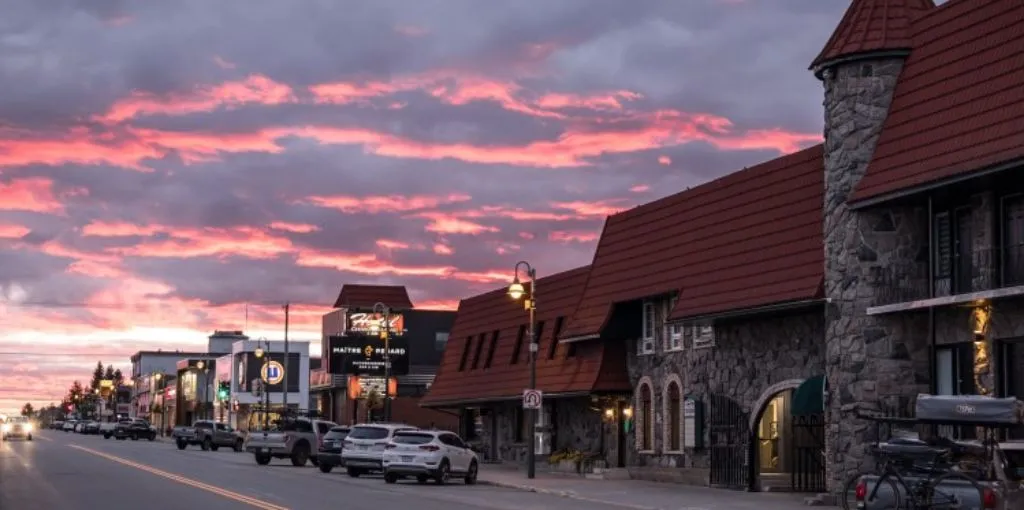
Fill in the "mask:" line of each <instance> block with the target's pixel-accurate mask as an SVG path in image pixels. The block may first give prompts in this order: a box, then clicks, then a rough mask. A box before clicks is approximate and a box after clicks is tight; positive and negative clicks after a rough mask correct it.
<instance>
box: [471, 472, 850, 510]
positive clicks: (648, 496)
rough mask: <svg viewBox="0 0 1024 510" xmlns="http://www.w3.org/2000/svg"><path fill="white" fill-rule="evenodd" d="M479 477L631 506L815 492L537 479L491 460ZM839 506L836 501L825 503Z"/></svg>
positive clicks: (772, 509) (771, 509)
mask: <svg viewBox="0 0 1024 510" xmlns="http://www.w3.org/2000/svg"><path fill="white" fill-rule="evenodd" d="M479 482H480V483H482V484H487V485H494V486H498V487H507V488H512V489H518V490H523V491H529V492H539V493H544V494H552V495H556V496H561V497H565V498H572V499H576V500H580V501H587V502H590V503H600V504H604V505H611V506H617V507H620V508H626V509H630V510H797V509H800V508H806V504H805V503H804V499H805V498H807V497H808V496H810V495H809V494H794V493H767V492H741V491H730V490H724V489H712V488H709V487H695V486H690V485H676V484H669V483H657V482H646V481H641V480H590V479H586V478H579V477H576V476H566V475H560V474H554V473H537V477H536V478H534V479H533V480H530V479H528V478H526V473H525V472H523V471H519V470H512V469H508V468H499V467H493V466H485V467H483V468H482V469H481V470H480V477H479ZM819 508H834V507H819Z"/></svg>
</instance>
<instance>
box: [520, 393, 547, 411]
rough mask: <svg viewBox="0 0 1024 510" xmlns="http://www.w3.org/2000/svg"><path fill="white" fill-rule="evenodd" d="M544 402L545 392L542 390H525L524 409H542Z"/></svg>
mask: <svg viewBox="0 0 1024 510" xmlns="http://www.w3.org/2000/svg"><path fill="white" fill-rule="evenodd" d="M543 404H544V394H543V393H541V391H540V390H523V409H540V408H541V407H542V406H543Z"/></svg>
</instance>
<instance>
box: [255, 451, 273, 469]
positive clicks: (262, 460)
mask: <svg viewBox="0 0 1024 510" xmlns="http://www.w3.org/2000/svg"><path fill="white" fill-rule="evenodd" d="M256 463H257V464H259V465H261V466H266V465H267V464H270V455H266V454H263V455H261V454H258V453H257V454H256Z"/></svg>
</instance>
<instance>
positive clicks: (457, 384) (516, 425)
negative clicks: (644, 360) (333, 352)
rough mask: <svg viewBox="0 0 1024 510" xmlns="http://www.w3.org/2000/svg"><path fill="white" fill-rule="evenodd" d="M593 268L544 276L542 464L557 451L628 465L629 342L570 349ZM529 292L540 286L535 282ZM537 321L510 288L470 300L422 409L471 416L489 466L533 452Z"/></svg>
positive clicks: (469, 423)
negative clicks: (526, 394)
mask: <svg viewBox="0 0 1024 510" xmlns="http://www.w3.org/2000/svg"><path fill="white" fill-rule="evenodd" d="M588 274H589V267H582V268H578V269H574V270H571V271H566V272H563V273H558V274H554V275H551V276H547V277H544V278H540V279H539V280H538V282H537V301H536V302H537V303H538V304H537V309H536V316H537V317H536V321H537V322H536V330H535V332H534V334H535V337H536V338H537V339H538V340H537V343H538V344H539V345H538V351H537V353H536V356H537V358H536V360H537V368H536V370H537V385H536V388H537V389H539V390H541V391H542V392H543V395H544V397H543V401H544V403H543V409H542V410H541V411H540V412H539V413H538V418H537V421H536V425H537V427H536V434H537V438H538V441H537V443H538V446H537V450H535V451H536V452H537V453H538V454H539V455H538V459H539V460H538V464H539V465H541V469H543V464H546V463H545V462H544V460H545V459H546V458H548V455H549V454H553V453H566V452H570V451H573V452H579V453H580V454H584V455H587V456H589V457H590V458H591V459H592V460H596V461H605V462H607V463H608V464H609V465H612V466H621V467H625V465H626V452H627V450H628V445H626V443H625V435H624V434H621V433H619V431H621V430H623V428H622V427H621V423H618V422H614V421H612V420H611V419H610V416H611V415H614V414H617V411H616V410H618V409H625V408H626V407H628V405H629V404H628V402H629V395H630V393H631V384H630V382H629V380H628V378H627V375H626V364H625V360H624V353H623V352H622V344H621V343H612V344H609V345H605V344H601V343H599V342H593V343H591V344H588V345H574V344H569V345H565V344H560V343H559V342H558V340H557V339H558V336H559V334H560V333H561V330H562V328H563V326H564V324H565V323H566V321H567V320H568V316H569V314H571V313H572V311H573V310H574V309H575V306H576V303H577V302H578V300H579V296H580V291H581V290H582V288H583V285H584V283H585V282H586V279H587V275H588ZM527 290H528V294H529V291H530V285H529V284H528V285H527ZM528 323H529V315H528V313H527V311H526V310H524V307H523V303H521V302H517V301H515V300H513V299H512V298H511V297H510V296H509V295H508V293H507V292H506V289H505V288H501V289H496V290H494V291H491V292H488V293H485V294H481V295H478V296H474V297H470V298H466V299H463V300H462V301H461V302H460V303H459V310H458V314H457V316H456V319H455V325H454V327H453V329H452V333H451V337H450V341H449V344H448V348H447V349H446V350H445V356H444V361H443V362H442V364H441V366H440V368H439V370H438V374H437V378H436V379H435V381H434V384H433V385H432V386H431V387H430V391H429V392H428V393H427V395H426V396H425V397H424V398H423V401H422V402H421V403H420V405H422V406H425V407H431V408H436V409H445V410H448V411H449V412H456V413H459V415H460V416H461V423H462V426H461V430H460V433H461V434H462V436H463V437H465V438H467V440H468V441H470V442H471V443H473V444H475V445H476V446H477V448H478V450H479V451H480V452H481V453H482V456H483V458H484V459H485V460H486V461H488V462H523V461H524V460H525V457H526V454H527V448H528V445H529V437H528V436H527V434H528V425H529V424H528V421H527V416H526V415H525V413H524V411H523V404H522V396H523V390H524V389H526V388H528V387H529V375H530V372H529V344H530V339H529V333H528Z"/></svg>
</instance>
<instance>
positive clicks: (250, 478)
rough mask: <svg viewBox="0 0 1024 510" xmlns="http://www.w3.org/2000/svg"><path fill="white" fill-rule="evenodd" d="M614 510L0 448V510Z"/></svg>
mask: <svg viewBox="0 0 1024 510" xmlns="http://www.w3.org/2000/svg"><path fill="white" fill-rule="evenodd" d="M96 508H103V509H104V510H140V509H142V510H165V509H166V510H181V509H188V508H202V509H204V510H222V509H223V510H240V509H253V508H260V509H264V510H281V509H295V510H319V509H325V510H327V509H331V510H336V509H338V508H344V509H345V510H407V509H409V508H415V509H416V510H455V509H458V510H556V509H557V510H612V508H614V507H603V505H600V504H595V503H592V502H586V501H576V500H572V499H569V498H561V497H558V496H553V495H546V494H536V493H529V492H523V491H518V490H514V489H504V488H499V487H493V486H486V485H473V486H467V485H464V484H462V483H461V482H455V483H452V484H450V485H447V486H443V487H440V486H435V485H418V484H416V483H415V482H412V483H402V482H399V484H397V485H386V484H385V483H384V481H383V480H382V479H381V477H379V476H368V477H360V478H349V477H348V476H346V475H345V474H344V472H340V471H338V470H335V471H334V472H332V473H330V474H324V473H321V472H320V471H319V470H318V469H316V468H314V467H312V466H311V465H307V466H306V467H304V468H296V467H293V466H292V465H291V464H290V463H289V462H287V461H286V460H274V461H273V462H272V463H271V464H270V465H269V466H257V465H256V463H255V461H254V460H253V458H252V456H251V455H248V454H245V453H236V452H233V451H230V450H225V449H221V450H220V451H217V452H204V451H200V450H199V449H198V448H195V447H190V448H189V449H187V450H184V451H179V450H178V449H177V448H175V447H174V445H173V444H171V443H168V442H159V441H157V442H148V441H130V440H129V441H116V440H114V439H109V440H105V439H103V437H102V436H83V435H79V434H71V433H65V432H57V431H42V432H39V433H38V435H37V436H36V438H35V441H32V442H27V441H22V440H11V441H5V442H3V443H0V510H95V509H96Z"/></svg>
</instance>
